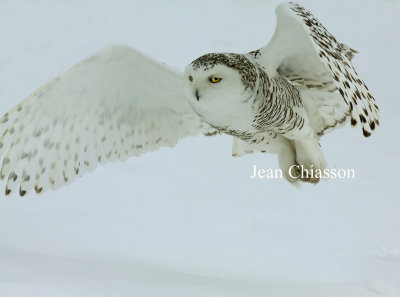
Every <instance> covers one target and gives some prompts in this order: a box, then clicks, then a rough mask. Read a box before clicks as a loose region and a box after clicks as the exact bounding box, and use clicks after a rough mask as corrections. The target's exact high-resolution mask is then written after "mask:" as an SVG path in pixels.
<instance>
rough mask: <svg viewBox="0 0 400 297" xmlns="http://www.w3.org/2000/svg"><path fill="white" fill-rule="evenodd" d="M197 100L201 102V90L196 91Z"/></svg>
mask: <svg viewBox="0 0 400 297" xmlns="http://www.w3.org/2000/svg"><path fill="white" fill-rule="evenodd" d="M196 99H197V101H199V100H200V94H199V90H197V89H196Z"/></svg>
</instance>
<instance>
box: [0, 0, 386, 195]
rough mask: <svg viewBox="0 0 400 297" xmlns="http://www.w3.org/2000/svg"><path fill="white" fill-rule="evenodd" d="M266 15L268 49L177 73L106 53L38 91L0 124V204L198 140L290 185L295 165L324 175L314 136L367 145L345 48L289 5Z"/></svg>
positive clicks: (370, 124)
mask: <svg viewBox="0 0 400 297" xmlns="http://www.w3.org/2000/svg"><path fill="white" fill-rule="evenodd" d="M276 14H277V17H278V23H277V29H276V31H275V34H274V36H273V38H272V39H271V41H270V42H269V44H268V45H267V46H265V47H263V48H261V49H258V50H255V51H252V52H250V53H246V54H233V53H212V54H207V55H204V56H202V57H200V58H198V59H196V60H195V61H193V62H192V63H191V64H190V65H189V66H188V67H187V68H186V70H185V73H184V74H183V75H182V74H181V73H177V72H176V71H173V70H171V69H169V68H167V67H166V66H165V65H163V64H161V63H158V62H156V61H154V60H152V59H150V58H148V57H146V56H144V55H143V54H141V53H139V52H138V51H136V50H134V49H131V48H128V47H126V46H114V47H110V48H108V49H105V50H103V51H101V52H99V53H97V54H95V55H93V56H92V57H90V58H88V59H87V60H85V61H83V62H82V63H80V64H78V65H76V66H75V67H73V68H72V69H70V70H69V71H67V72H66V73H64V74H62V75H60V76H59V77H57V78H55V79H54V80H52V81H50V82H49V83H47V84H45V85H44V86H42V87H41V88H39V89H38V90H37V91H35V92H33V93H32V94H31V95H30V96H29V97H28V98H27V99H25V100H24V101H23V102H22V103H21V104H19V105H18V106H16V107H15V108H13V109H12V110H10V111H9V112H8V113H6V114H5V115H4V116H3V117H1V118H0V157H2V156H3V155H4V158H3V162H2V166H1V170H0V178H1V179H2V180H3V179H5V180H6V181H7V185H6V190H5V194H6V195H9V194H11V193H12V192H13V191H14V190H15V189H18V188H19V194H20V195H21V196H24V195H26V194H27V193H28V192H29V191H30V190H31V189H34V190H35V191H36V192H37V193H42V192H44V191H46V190H47V189H49V188H51V189H57V188H59V187H61V186H63V185H66V184H69V183H71V182H72V181H73V180H74V179H76V177H79V176H82V175H83V174H85V173H86V172H90V171H93V170H94V169H95V168H96V166H97V165H98V164H103V163H105V162H107V161H117V160H125V159H126V158H128V157H130V156H138V155H140V154H142V153H144V152H148V151H153V150H155V149H158V148H159V147H161V146H174V145H175V144H176V143H177V142H178V140H179V139H181V138H183V137H186V136H189V135H195V134H197V133H199V132H203V133H204V134H205V135H215V134H218V133H219V132H222V133H227V134H229V135H232V136H234V143H233V147H232V154H233V155H235V156H239V155H242V154H245V153H251V152H253V151H261V152H267V153H276V154H278V161H279V165H280V166H281V168H282V170H283V172H284V175H285V177H286V178H287V179H288V180H289V181H290V182H292V183H297V182H298V180H297V179H293V178H291V177H290V176H288V174H287V172H288V168H289V167H290V166H291V165H293V164H301V165H303V166H304V168H311V167H314V168H316V169H318V168H319V169H323V168H324V167H325V166H326V165H325V159H324V156H323V154H322V151H321V148H320V146H319V139H320V137H321V136H322V135H324V134H325V133H327V132H329V131H331V130H332V129H335V128H338V127H341V126H343V125H344V124H346V122H348V121H349V119H350V118H351V124H352V125H356V124H357V123H360V124H361V126H362V129H363V134H364V136H369V135H370V134H371V132H372V131H373V130H374V129H375V128H376V126H377V125H379V120H378V107H377V105H376V104H375V102H374V99H373V97H372V95H371V94H370V92H369V91H368V88H367V87H366V85H365V83H364V82H363V81H362V80H361V79H360V78H359V76H358V74H357V73H356V71H355V70H354V67H353V66H352V64H351V61H350V60H351V59H352V58H353V56H354V54H355V53H356V51H355V50H353V49H351V48H350V47H349V46H347V45H346V44H343V43H340V42H338V41H337V40H336V39H335V38H334V37H333V36H332V35H331V34H330V33H329V32H328V31H327V30H326V29H325V27H324V26H323V25H322V24H321V23H320V22H319V21H318V20H317V19H316V18H315V17H314V16H313V15H312V14H311V13H310V12H309V11H307V10H306V9H304V8H303V7H302V6H300V5H298V4H295V3H292V2H290V3H284V4H281V5H279V7H278V8H277V10H276ZM185 97H186V98H185ZM302 180H303V181H306V182H313V183H316V182H318V179H314V178H309V177H306V178H303V179H302Z"/></svg>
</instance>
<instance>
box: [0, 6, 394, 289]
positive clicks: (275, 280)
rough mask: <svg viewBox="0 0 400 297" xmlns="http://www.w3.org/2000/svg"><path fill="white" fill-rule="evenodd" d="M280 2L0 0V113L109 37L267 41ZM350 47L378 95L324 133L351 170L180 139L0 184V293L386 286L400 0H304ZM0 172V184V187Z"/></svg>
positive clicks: (175, 50) (189, 49)
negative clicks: (303, 177)
mask: <svg viewBox="0 0 400 297" xmlns="http://www.w3.org/2000/svg"><path fill="white" fill-rule="evenodd" d="M278 3H279V1H267V0H265V1H261V0H260V1H256V0H253V1H239V0H236V1H230V2H229V1H209V2H205V1H195V2H189V1H183V0H174V1H159V2H154V1H129V0H118V1H107V0H101V1H80V0H68V1H61V0H60V1H50V0H46V1H45V0H36V1H27V0H25V1H22V0H13V1H11V0H0V28H1V29H0V41H1V46H0V81H1V88H0V102H1V105H0V113H4V112H6V111H7V110H8V109H10V108H11V107H12V106H14V105H15V104H17V103H18V102H19V101H20V100H22V99H23V98H24V97H26V96H27V95H28V94H29V93H30V92H31V91H33V90H34V89H36V88H37V87H39V86H40V85H42V84H43V83H45V82H46V81H48V80H49V79H51V78H53V77H54V76H56V75H58V74H60V73H61V72H63V71H65V70H66V69H68V68H69V67H71V66H72V65H74V64H75V63H76V62H78V61H80V60H81V59H83V58H85V57H86V56H87V55H89V54H91V53H92V52H94V51H96V50H99V49H101V48H103V47H105V46H106V45H108V44H110V43H126V44H129V45H131V46H134V47H136V48H137V49H139V50H141V51H143V52H145V53H147V54H149V55H151V56H153V57H155V58H157V59H159V60H161V61H164V62H166V63H167V64H169V65H173V66H176V67H179V68H181V69H182V68H183V67H184V65H185V64H187V63H188V62H190V61H191V60H193V59H194V58H196V57H197V56H199V55H201V54H204V53H206V52H211V51H231V52H245V51H249V50H252V49H256V48H259V47H260V46H262V45H264V44H265V43H267V42H268V40H269V38H270V37H271V34H272V33H273V30H274V27H275V15H274V8H275V6H276V5H277V4H278ZM303 3H304V4H305V5H306V6H307V7H308V8H309V9H311V10H312V11H313V12H314V13H315V14H316V16H317V17H318V18H319V19H320V20H321V21H322V22H323V23H324V24H325V25H326V27H327V28H328V29H329V30H330V31H331V32H332V33H333V34H334V35H336V37H337V38H338V39H339V40H340V41H342V42H345V43H348V44H349V45H350V46H352V47H353V48H355V49H358V50H359V51H360V54H359V55H358V56H357V57H356V58H355V59H354V64H355V66H356V68H357V70H358V72H359V74H360V75H361V76H362V77H363V78H364V80H365V81H366V82H367V85H368V86H369V88H370V89H371V90H372V93H373V94H374V95H375V97H376V99H377V101H378V105H379V106H380V108H381V117H382V121H381V123H382V127H381V128H379V129H378V131H377V133H376V134H374V135H373V136H372V137H371V138H369V139H364V138H363V137H362V133H361V130H360V129H359V128H358V129H351V128H350V127H346V128H344V129H341V130H339V131H335V132H333V133H332V134H330V135H328V136H326V137H325V138H324V139H323V142H322V145H323V150H324V152H325V155H326V158H327V160H328V162H329V164H330V166H331V167H334V168H354V169H355V170H356V179H355V180H331V181H330V182H329V183H323V184H320V185H318V186H317V187H313V186H304V187H302V189H300V190H298V189H295V188H293V187H291V186H289V185H288V184H287V183H286V182H284V181H283V180H251V179H250V178H249V177H250V175H251V173H252V166H253V165H254V164H255V165H258V166H260V167H265V168H276V167H277V162H276V157H275V156H273V155H271V156H270V155H261V154H256V155H249V156H246V157H243V158H240V159H234V158H232V157H231V156H230V152H231V139H230V137H228V136H221V137H214V138H206V137H200V136H199V137H196V138H188V139H185V140H184V141H182V142H181V143H179V144H178V146H177V147H176V148H175V149H161V150H159V151H157V152H154V153H149V154H146V155H143V156H141V157H140V158H131V159H129V160H128V161H127V162H124V163H117V164H110V165H107V166H103V167H101V168H99V169H98V170H96V171H95V172H94V173H93V174H89V175H87V176H85V177H84V178H82V179H80V180H78V181H76V182H75V183H73V184H72V185H70V186H68V187H66V188H62V189H60V190H58V191H56V192H48V193H46V194H44V195H43V196H40V198H37V197H35V196H34V195H32V196H29V197H28V198H24V199H20V198H17V197H11V198H5V197H2V196H1V197H0V296H1V297H3V296H4V297H16V296H21V297H22V296H24V297H55V296H63V297H78V296H88V297H100V296H104V297H106V296H107V297H109V296H115V297H123V296H126V297H132V296H134V297H153V296H154V297H205V296H207V297H214V296H215V297H228V296H229V297H233V296H241V297H258V296H260V297H261V296H262V297H343V296H346V297H356V296H357V297H370V296H371V297H372V296H374V297H375V296H387V297H397V296H400V198H399V194H398V186H396V184H397V185H398V183H399V177H400V169H399V168H400V167H399V165H400V164H399V159H398V156H399V144H400V143H399V140H398V137H399V135H398V131H399V124H398V111H399V110H400V101H399V100H398V97H399V94H398V91H397V90H398V85H399V83H398V78H399V73H398V67H399V66H400V63H399V62H400V59H399V53H400V41H399V37H398V36H399V33H398V30H399V28H400V21H399V15H400V1H398V0H392V1H389V0H387V1H385V0H368V1H366V0H364V1H362V0H357V1H345V0H338V1H317V0H313V1H303ZM3 186H4V184H2V187H3Z"/></svg>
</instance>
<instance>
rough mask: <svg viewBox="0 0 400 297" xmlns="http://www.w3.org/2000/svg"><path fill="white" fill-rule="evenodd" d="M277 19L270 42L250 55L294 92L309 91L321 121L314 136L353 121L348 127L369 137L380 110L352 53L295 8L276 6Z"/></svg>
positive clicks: (298, 6)
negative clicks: (358, 124) (355, 63)
mask: <svg viewBox="0 0 400 297" xmlns="http://www.w3.org/2000/svg"><path fill="white" fill-rule="evenodd" d="M276 15H277V27H276V30H275V33H274V36H273V37H272V39H271V41H270V42H269V44H268V45H267V46H266V47H264V48H262V49H260V50H258V51H254V52H251V54H252V55H253V56H254V57H256V59H258V60H259V61H260V64H261V65H263V66H264V67H265V68H266V70H267V71H268V72H269V74H270V75H282V76H285V77H286V78H287V79H288V80H290V81H291V82H292V83H293V84H294V85H295V86H296V87H298V89H300V90H305V89H307V90H310V92H311V93H310V94H311V95H310V96H308V97H310V99H309V100H310V101H311V102H309V104H310V103H311V104H310V105H313V107H314V108H316V109H317V110H316V111H317V112H318V114H319V116H320V117H319V119H318V120H314V123H315V124H316V127H315V128H314V129H316V131H317V133H318V134H320V135H321V134H323V133H324V132H326V131H327V130H329V129H332V128H335V127H337V126H340V125H343V124H344V122H346V120H347V119H348V118H349V117H351V124H352V126H356V125H357V123H361V126H362V129H363V134H364V136H366V137H368V136H370V135H371V131H372V130H374V129H375V126H376V125H379V120H378V118H379V116H378V106H377V105H376V104H375V100H374V98H373V97H372V95H371V94H370V92H369V90H368V88H367V86H366V85H365V83H364V82H363V81H362V80H361V79H360V77H359V76H358V74H357V72H356V70H355V69H354V67H353V66H352V64H351V61H350V60H351V59H352V57H353V55H354V54H355V53H356V51H355V50H353V49H351V48H350V47H349V46H347V45H345V44H343V43H339V42H338V41H337V40H336V39H335V37H333V36H332V35H331V34H330V33H329V32H328V31H327V30H326V29H325V27H324V26H323V25H322V24H321V23H320V22H319V21H318V20H317V19H316V18H315V17H314V16H313V15H312V14H311V13H310V12H309V11H307V10H306V9H305V8H304V7H302V6H300V5H298V4H296V3H293V2H289V3H282V4H280V5H279V6H278V7H277V9H276ZM327 93H330V94H328V95H327ZM306 103H307V102H306Z"/></svg>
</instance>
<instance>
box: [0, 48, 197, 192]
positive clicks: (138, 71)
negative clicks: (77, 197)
mask: <svg viewBox="0 0 400 297" xmlns="http://www.w3.org/2000/svg"><path fill="white" fill-rule="evenodd" d="M182 83H183V81H182V75H181V74H180V73H178V72H175V71H173V70H171V69H169V68H168V67H166V66H165V65H163V64H161V63H159V62H156V61H154V60H152V59H150V58H148V57H145V56H144V55H142V54H141V53H139V52H138V51H136V50H134V49H132V48H129V47H126V46H113V47H109V48H106V49H104V50H102V51H100V52H98V53H96V54H94V55H93V56H91V57H90V58H88V59H86V60H84V61H83V62H81V63H79V64H78V65H76V66H75V67H73V68H72V69H70V70H69V71H67V72H65V73H64V74H62V75H60V76H59V77H57V78H55V79H54V80H52V81H50V82H49V83H47V84H45V85H44V86H42V87H41V88H39V89H38V90H37V91H35V92H33V93H32V94H31V95H30V96H29V97H28V98H27V99H25V100H24V101H23V102H22V103H21V104H19V105H18V106H16V107H15V108H13V109H12V110H10V111H9V112H8V113H6V114H5V115H4V116H3V117H1V118H0V158H1V157H2V156H3V155H4V158H3V162H2V166H1V171H0V177H1V179H6V180H7V185H6V194H7V195H9V194H11V193H12V192H13V191H14V190H16V188H17V187H18V186H19V192H20V195H21V196H23V195H25V194H26V193H28V192H29V191H30V190H31V189H35V191H36V192H37V193H42V192H44V191H46V190H48V189H57V188H59V187H61V186H63V185H66V184H69V183H71V182H72V181H73V180H75V179H76V178H77V177H79V176H82V175H83V174H85V173H86V172H90V171H93V170H94V169H95V168H96V167H97V165H98V164H104V163H106V162H107V161H117V160H125V159H126V158H128V157H130V156H134V155H135V156H138V155H140V154H142V153H145V152H149V151H153V150H156V149H158V148H160V147H162V146H170V147H172V146H174V145H175V144H176V143H177V142H178V141H179V139H181V138H183V137H185V136H189V135H195V134H197V133H198V132H200V131H202V129H203V128H204V125H203V124H202V123H201V122H200V120H199V119H198V118H197V116H196V115H195V114H194V112H193V111H192V108H191V107H190V105H189V104H188V102H187V101H186V99H185V96H184V93H183V87H182Z"/></svg>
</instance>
